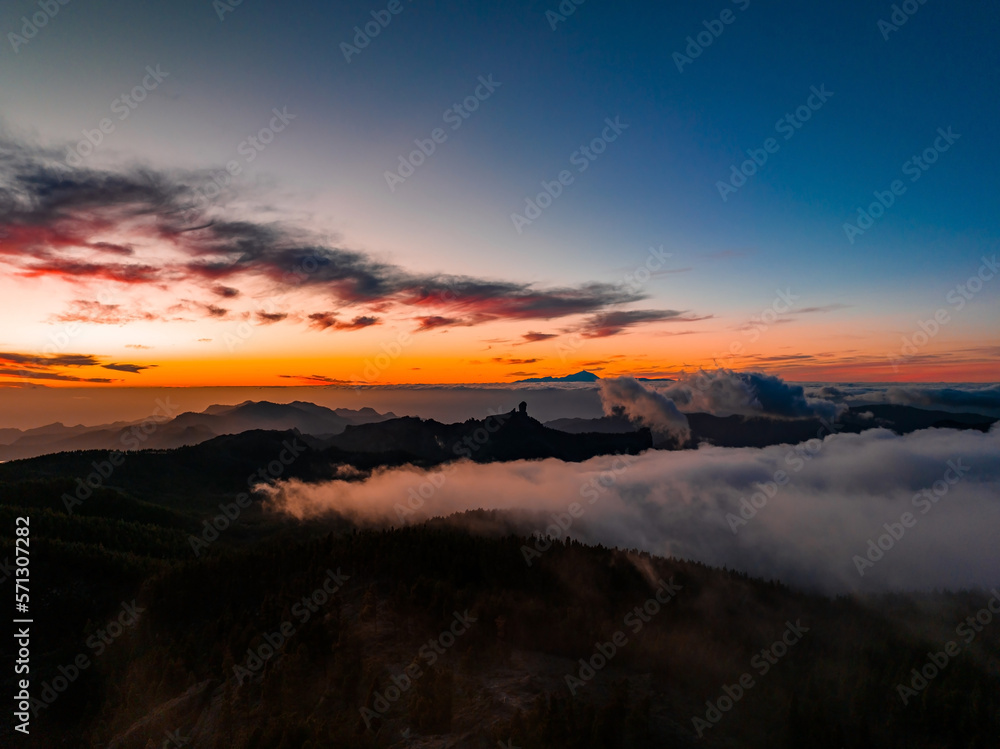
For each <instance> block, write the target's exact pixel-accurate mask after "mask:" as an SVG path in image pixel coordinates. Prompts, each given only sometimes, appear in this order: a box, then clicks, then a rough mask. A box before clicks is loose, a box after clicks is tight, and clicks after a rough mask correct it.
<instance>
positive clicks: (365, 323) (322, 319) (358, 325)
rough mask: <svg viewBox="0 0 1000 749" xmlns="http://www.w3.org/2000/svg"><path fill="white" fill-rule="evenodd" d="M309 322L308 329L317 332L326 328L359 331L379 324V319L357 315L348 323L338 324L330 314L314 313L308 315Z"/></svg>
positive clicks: (335, 318)
mask: <svg viewBox="0 0 1000 749" xmlns="http://www.w3.org/2000/svg"><path fill="white" fill-rule="evenodd" d="M309 320H310V321H311V322H310V323H309V327H311V328H316V329H317V330H326V329H327V328H333V329H334V330H361V329H362V328H367V327H370V326H372V325H379V324H380V323H381V320H379V318H377V317H371V316H368V315H359V316H358V317H355V318H354V319H353V320H351V321H350V322H340V321H339V320H338V319H337V317H336V316H335V315H334V314H333V313H332V312H314V313H312V314H311V315H309Z"/></svg>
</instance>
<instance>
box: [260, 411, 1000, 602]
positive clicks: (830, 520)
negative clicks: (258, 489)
mask: <svg viewBox="0 0 1000 749" xmlns="http://www.w3.org/2000/svg"><path fill="white" fill-rule="evenodd" d="M805 449H806V448H805V446H800V447H799V448H794V447H790V446H788V445H776V446H773V447H768V448H764V449H753V448H739V449H734V448H719V447H702V448H700V449H698V450H687V451H656V450H651V451H648V452H646V453H644V454H642V455H640V456H638V457H636V458H634V459H629V460H630V461H631V463H630V464H626V462H625V461H624V460H623V458H622V456H605V457H600V458H594V459H592V460H589V461H586V462H584V463H563V462H561V461H557V460H542V461H515V462H510V463H491V464H482V465H477V464H473V463H470V462H460V463H455V464H451V465H448V466H444V467H442V468H440V469H436V470H433V471H427V472H425V471H422V470H418V469H416V468H413V467H405V468H398V469H391V470H383V471H377V472H375V473H374V474H373V475H372V476H371V477H370V478H368V479H366V480H363V481H333V482H329V483H325V484H317V485H308V484H302V483H299V482H294V481H293V482H283V483H281V484H279V485H278V486H277V487H275V488H271V489H268V490H267V491H268V493H269V494H270V499H269V506H270V507H272V508H276V509H280V510H283V511H286V512H288V513H290V514H292V515H295V516H297V517H308V516H313V515H316V514H322V513H328V512H336V513H339V514H342V515H345V516H348V517H351V518H353V519H355V520H356V521H359V522H365V523H377V524H386V525H388V524H394V525H399V523H400V522H401V518H400V516H399V515H398V514H397V510H396V507H397V505H401V504H405V502H404V498H405V497H407V496H409V495H410V490H411V489H414V490H417V491H420V492H421V493H420V496H422V497H425V499H424V505H423V506H422V507H421V508H420V509H419V511H418V514H417V516H416V518H410V520H414V519H419V518H420V517H425V516H426V517H430V516H440V515H448V514H451V513H454V512H460V511H463V510H466V509H476V508H485V509H500V510H509V511H511V512H512V513H514V515H515V516H516V517H522V518H531V519H530V520H529V521H527V525H526V528H525V530H526V531H530V530H531V529H532V528H537V529H539V530H543V529H544V528H545V527H546V526H547V525H549V524H550V523H551V522H552V520H551V517H549V516H550V515H551V514H552V513H565V512H567V508H568V507H569V506H570V505H571V504H572V503H574V502H575V503H578V504H579V505H581V506H582V507H583V509H584V514H583V515H582V517H580V518H579V520H577V521H576V522H574V524H573V525H572V526H571V527H570V528H569V529H568V530H567V531H565V533H562V532H561V533H560V536H562V535H569V536H571V537H573V538H576V539H580V540H583V541H585V542H588V543H602V544H605V545H613V546H619V547H624V548H639V549H643V550H646V551H649V552H652V553H655V554H660V555H664V556H675V557H678V558H684V559H694V560H697V561H700V562H704V563H706V564H711V565H715V566H720V567H721V566H726V567H728V568H730V569H737V570H742V571H746V572H749V573H750V574H752V575H756V576H760V577H764V578H767V579H772V578H775V579H779V580H782V581H785V582H787V583H790V584H793V585H797V586H802V587H808V588H813V587H815V588H818V589H821V590H824V591H828V592H829V591H837V592H843V591H850V590H864V591H867V590H886V589H894V590H900V589H924V590H927V589H932V588H936V587H946V588H951V589H958V588H968V587H971V586H980V587H983V588H988V587H991V586H995V585H996V584H997V570H998V569H1000V546H998V545H997V544H996V520H997V518H998V511H1000V504H998V497H1000V427H997V426H994V428H993V429H992V430H991V431H990V432H989V433H982V432H978V431H975V430H970V431H964V432H956V431H953V430H945V429H929V430H923V431H920V432H914V433H912V434H909V435H906V436H898V435H895V434H893V433H891V432H889V431H887V430H883V429H872V430H869V431H867V432H864V433H862V434H833V435H829V436H827V437H825V438H824V439H823V440H822V441H820V440H815V441H814V442H813V443H811V444H810V445H809V447H808V452H803V450H805ZM949 461H951V464H952V465H960V466H965V467H967V470H968V472H967V473H966V474H965V476H964V477H963V478H961V479H960V480H958V481H957V483H954V484H947V483H946V480H945V476H946V475H947V476H948V477H949V480H951V479H953V478H955V473H954V472H953V471H952V472H950V473H949ZM956 461H960V464H956ZM776 476H778V477H782V476H783V477H784V479H783V480H782V485H781V486H777V484H774V486H773V487H772V486H771V484H772V482H774V480H775V477H776ZM424 485H426V486H428V487H431V490H430V492H429V493H428V492H423V491H421V487H422V486H424ZM935 486H936V487H938V490H939V491H944V492H945V493H944V494H942V495H941V496H940V497H937V495H935V494H934V487H935ZM943 486H946V487H947V489H946V490H942V489H941V487H943ZM435 487H436V488H435ZM761 492H770V493H771V496H769V497H766V496H765V494H760V496H761V497H765V499H764V503H763V504H762V505H761V507H760V508H759V509H757V510H756V514H755V515H754V516H753V517H751V518H750V519H749V520H748V521H747V522H746V524H745V525H739V524H737V525H736V526H735V527H736V528H737V530H738V532H737V533H735V534H734V533H733V530H732V528H733V526H732V524H731V521H730V520H729V519H728V518H727V516H728V515H732V516H734V517H738V516H739V513H740V511H741V508H742V507H744V505H745V503H748V502H750V499H751V497H754V495H755V494H759V493H761ZM921 492H925V493H924V494H923V495H922V496H921V495H920V494H919V493H921ZM928 493H929V495H930V496H931V497H937V499H936V501H931V500H928V499H926V497H927V496H928ZM755 501H756V502H757V503H758V504H761V502H760V500H759V499H757V498H755ZM918 503H919V504H918ZM925 507H926V510H923V508H925ZM744 512H745V510H744ZM904 512H910V513H912V514H913V516H914V517H915V518H916V524H915V525H913V526H912V527H911V528H909V529H906V530H905V533H904V535H903V536H902V537H901V538H900V539H898V540H896V541H895V542H894V545H893V547H892V548H890V549H889V550H888V551H885V552H884V555H883V558H882V559H881V560H880V561H878V562H877V563H876V564H875V566H874V567H872V568H866V569H865V575H864V576H863V577H862V576H860V575H859V574H858V569H857V567H856V562H855V560H854V557H855V556H858V555H865V554H866V552H867V549H868V545H869V541H870V540H876V539H878V538H879V536H882V535H885V534H886V532H887V531H886V529H885V527H884V526H885V524H887V523H889V524H892V523H898V522H899V520H900V517H901V516H902V514H903V513H904ZM536 563H538V564H543V565H544V564H545V561H544V559H542V560H538V561H537V562H536Z"/></svg>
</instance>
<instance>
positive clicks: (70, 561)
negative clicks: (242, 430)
mask: <svg viewBox="0 0 1000 749" xmlns="http://www.w3.org/2000/svg"><path fill="white" fill-rule="evenodd" d="M539 434H540V435H541V436H544V434H545V433H544V432H539ZM295 438H296V433H280V432H251V433H246V434H243V435H238V436H232V437H219V438H217V439H215V440H211V441H209V442H207V443H204V444H202V445H199V446H197V447H189V448H181V449H178V450H173V451H162V450H161V451H148V452H140V453H129V454H128V456H127V458H126V460H125V462H124V463H123V464H122V465H121V466H119V467H116V468H115V470H114V471H113V473H112V474H111V475H110V476H109V477H107V478H104V479H103V480H102V483H101V485H100V486H99V487H98V488H96V489H92V490H91V491H90V492H89V493H87V494H86V496H84V497H83V498H81V497H80V496H79V495H80V494H85V492H81V491H80V490H79V485H78V484H77V479H78V478H79V477H81V476H87V475H88V472H91V471H95V470H98V469H99V468H101V466H102V461H104V460H105V459H106V458H107V455H108V454H107V453H105V452H90V453H64V454H60V455H53V456H45V457H40V458H35V459H33V460H29V461H17V462H13V463H8V464H4V465H0V516H2V519H0V529H3V531H2V533H3V546H4V549H5V551H4V554H5V555H6V554H7V553H9V550H10V549H11V548H12V546H13V541H12V537H11V534H12V529H13V528H14V518H15V517H18V516H30V518H31V526H30V527H31V558H32V568H31V569H32V575H31V589H32V606H33V608H32V616H33V618H34V621H35V624H34V628H33V630H32V633H33V639H32V662H31V674H32V679H33V682H32V697H33V700H34V712H35V713H36V715H35V716H34V718H33V720H32V724H31V737H30V739H28V740H24V737H22V736H20V735H15V734H12V733H11V732H10V721H9V719H6V720H5V721H4V731H5V732H6V733H5V735H3V736H0V743H2V745H3V746H31V747H106V746H113V747H123V748H124V747H136V748H137V749H145V748H147V747H164V746H166V747H176V746H191V747H227V748H228V747H235V748H237V749H243V748H244V747H247V748H249V747H259V748H260V749H270V748H271V747H281V748H288V749H293V748H294V749H298V748H300V747H308V748H312V747H327V746H338V747H445V746H449V747H451V746H454V747H496V746H497V745H498V743H497V742H500V743H501V744H502V745H503V746H514V747H522V749H529V748H530V749H535V748H538V749H541V748H543V747H580V748H583V747H685V746H710V747H762V748H763V747H768V748H770V747H790V748H795V749H798V748H799V747H830V749H841V748H842V747H843V748H846V747H858V748H861V747H874V746H878V747H919V748H927V749H930V748H931V747H935V748H936V747H956V748H957V747H963V748H980V747H981V748H982V749H987V748H991V747H996V746H997V743H996V742H997V737H998V736H1000V625H998V624H997V623H992V624H990V625H987V626H983V625H979V624H977V625H975V628H973V624H970V623H968V622H967V621H966V620H967V618H968V617H973V621H974V617H975V616H976V615H977V612H981V611H982V610H983V609H984V607H985V606H986V605H987V602H988V601H989V600H990V598H991V596H992V595H993V594H992V593H990V592H987V591H966V592H953V593H937V594H926V595H912V596H911V595H906V596H903V595H893V596H880V597H841V598H836V599H830V598H824V597H821V596H816V595H810V594H806V593H802V592H798V591H794V590H790V589H788V588H787V587H784V586H783V585H781V584H779V583H777V582H774V581H765V580H756V579H750V578H747V577H746V576H745V575H742V574H740V573H739V572H734V571H730V570H724V569H723V570H720V569H712V568H709V567H706V566H703V565H700V564H695V563H690V562H684V561H680V560H674V559H661V558H656V557H651V556H650V555H648V554H644V553H638V552H634V551H628V550H617V549H607V548H603V547H587V546H583V545H580V544H578V543H575V542H569V543H567V542H564V541H559V540H551V541H548V540H545V541H539V540H538V539H533V538H530V537H528V532H529V530H530V528H531V527H536V525H535V524H532V525H523V524H520V523H522V522H523V518H522V519H520V520H519V521H518V522H515V520H514V519H513V518H512V517H511V516H508V515H504V514H501V513H485V512H469V513H465V514H463V515H458V516H453V517H451V518H448V519H442V520H436V521H431V522H430V523H427V524H423V525H415V526H408V527H402V528H395V529H386V530H370V529H369V530H359V529H356V528H352V527H351V526H349V525H348V524H347V523H345V522H343V521H339V520H335V519H334V520H328V521H325V522H323V523H318V522H314V523H309V524H299V523H293V522H291V521H289V520H287V519H285V518H282V517H276V516H273V515H269V514H267V513H265V512H263V511H262V510H261V507H260V505H259V503H258V500H257V499H256V498H255V497H252V496H251V495H250V493H249V492H248V491H247V484H248V483H250V482H249V481H248V474H253V473H254V472H255V471H257V474H258V480H264V479H266V478H279V477H288V476H291V475H296V476H299V477H301V478H303V479H305V480H317V479H322V478H328V477H329V476H330V475H331V472H332V470H333V469H332V467H331V466H333V465H335V464H336V462H337V461H338V460H339V461H341V462H350V463H352V464H355V465H358V466H360V467H361V468H362V470H364V469H366V468H372V467H375V466H377V465H388V464H393V463H402V462H409V461H411V460H412V456H409V455H394V454H391V453H390V454H387V453H380V454H379V455H377V456H375V455H373V454H361V453H358V454H349V453H345V452H343V448H342V447H341V448H337V447H332V446H329V445H320V444H319V443H316V444H315V447H308V448H307V449H306V450H304V451H303V452H302V453H301V454H299V455H297V456H295V459H294V460H291V462H290V463H289V464H288V465H284V464H281V465H282V467H281V470H280V472H279V474H280V475H278V476H275V475H269V474H266V472H265V475H264V476H263V478H261V475H260V474H259V470H260V467H261V466H268V465H270V464H271V463H272V462H273V458H274V457H275V456H276V455H278V454H280V452H281V450H282V449H285V448H283V447H282V446H283V445H284V444H286V443H287V442H289V441H294V440H295ZM296 449H297V448H296ZM337 450H340V451H341V452H339V453H338V452H336V451H337ZM338 455H339V458H337V456H338ZM365 455H367V457H365ZM434 457H435V456H433V455H431V454H428V455H427V456H425V459H426V460H427V461H429V462H434ZM366 460H367V461H368V465H367V466H366V465H365V461H366ZM95 463H96V464H97V466H96V467H92V466H94V464H95ZM242 497H249V500H244V499H242ZM242 504H246V505H247V506H246V507H243V506H242ZM470 504H474V498H470ZM220 505H222V507H221V508H220ZM220 513H225V514H229V515H231V521H230V522H229V523H224V524H222V525H224V526H225V527H223V528H222V529H221V530H217V531H214V532H213V531H212V530H209V526H208V525H206V522H205V521H206V519H207V518H210V517H217V516H219V515H220ZM193 540H195V542H193ZM529 550H530V551H529ZM9 562H10V559H7V560H5V561H4V565H5V573H6V572H9ZM529 562H530V564H529ZM12 580H13V577H12V575H11V574H7V576H6V579H5V580H4V582H3V583H0V588H2V589H3V590H6V591H8V593H11V594H12V586H13V582H12ZM995 605H996V604H995ZM963 627H964V629H963ZM967 638H968V641H966V639H967ZM949 641H954V642H955V643H956V648H957V654H956V655H950V656H947V658H945V656H944V655H943V654H942V651H944V650H945V648H946V644H947V643H948V642H949ZM5 652H8V651H7V649H6V648H5ZM929 654H930V655H929ZM942 658H945V660H944V661H943V662H942V660H941V659H942ZM931 659H936V660H937V661H938V662H939V663H941V664H942V665H940V666H934V664H933V663H932V662H931ZM928 664H930V665H931V666H932V667H933V668H928ZM913 669H918V670H921V669H922V670H924V672H925V673H927V674H932V671H933V672H934V673H933V675H931V676H929V678H926V679H924V678H923V677H921V676H920V675H919V673H918V674H917V675H916V676H915V675H914V672H913ZM11 676H12V674H11V669H9V668H5V669H4V671H3V680H4V681H3V689H4V693H5V694H13V692H14V685H13V683H12V682H11ZM900 685H904V686H905V687H906V689H902V690H901V689H900ZM904 698H905V704H904ZM696 719H697V720H696ZM699 733H700V734H701V735H700V736H699Z"/></svg>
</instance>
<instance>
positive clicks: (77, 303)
mask: <svg viewBox="0 0 1000 749" xmlns="http://www.w3.org/2000/svg"><path fill="white" fill-rule="evenodd" d="M51 319H52V320H53V321H54V322H86V323H91V324H93V325H126V324H128V323H133V322H146V321H149V320H157V319H160V318H158V317H157V316H156V315H154V314H152V313H151V312H147V311H145V310H140V309H125V308H124V307H122V306H121V305H120V304H102V303H101V302H94V301H89V300H87V299H74V300H73V301H71V302H70V303H69V309H68V310H66V311H65V312H63V313H61V314H59V315H55V316H53V317H52V318H51Z"/></svg>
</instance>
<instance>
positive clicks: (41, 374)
mask: <svg viewBox="0 0 1000 749" xmlns="http://www.w3.org/2000/svg"><path fill="white" fill-rule="evenodd" d="M0 377H17V378H19V379H25V380H58V381H62V382H100V383H108V382H114V380H109V379H108V378H106V377H74V376H73V375H64V374H59V373H58V372H48V371H38V370H25V369H7V368H3V367H0Z"/></svg>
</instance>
